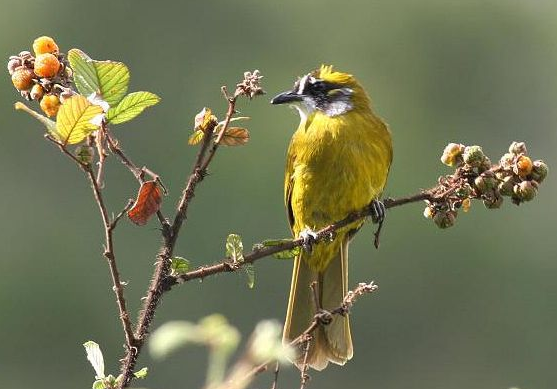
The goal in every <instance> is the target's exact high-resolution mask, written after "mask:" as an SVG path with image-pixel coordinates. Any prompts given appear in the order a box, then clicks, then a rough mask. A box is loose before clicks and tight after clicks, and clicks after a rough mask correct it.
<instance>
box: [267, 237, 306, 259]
mask: <svg viewBox="0 0 557 389" xmlns="http://www.w3.org/2000/svg"><path fill="white" fill-rule="evenodd" d="M289 242H292V239H267V240H264V241H263V242H261V243H260V244H261V246H263V247H272V246H278V245H281V244H284V243H289ZM298 255H300V247H294V248H293V249H290V250H284V251H279V252H278V253H274V254H273V257H274V258H276V259H292V258H295V257H297V256H298Z"/></svg>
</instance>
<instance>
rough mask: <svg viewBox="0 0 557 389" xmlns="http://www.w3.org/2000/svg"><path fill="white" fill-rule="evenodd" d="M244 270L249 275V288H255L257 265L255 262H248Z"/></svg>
mask: <svg viewBox="0 0 557 389" xmlns="http://www.w3.org/2000/svg"><path fill="white" fill-rule="evenodd" d="M244 270H245V271H246V275H247V276H248V288H250V289H253V287H254V286H255V266H253V263H246V265H245V266H244Z"/></svg>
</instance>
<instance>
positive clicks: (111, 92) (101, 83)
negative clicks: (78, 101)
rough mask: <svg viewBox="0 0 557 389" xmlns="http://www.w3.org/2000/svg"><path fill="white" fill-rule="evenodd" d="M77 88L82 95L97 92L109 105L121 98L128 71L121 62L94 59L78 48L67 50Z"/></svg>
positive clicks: (125, 87)
mask: <svg viewBox="0 0 557 389" xmlns="http://www.w3.org/2000/svg"><path fill="white" fill-rule="evenodd" d="M68 60H69V62H70V66H71V68H72V70H73V72H74V81H75V85H76V87H77V90H78V91H79V93H80V94H82V95H84V96H90V95H93V94H97V95H99V96H100V98H101V99H102V100H104V101H106V102H107V103H108V104H109V105H110V106H111V107H113V106H115V105H116V104H118V103H119V102H120V100H122V97H124V96H125V94H126V92H127V90H128V84H129V82H130V72H129V70H128V67H127V66H126V65H124V64H123V63H122V62H115V61H95V60H93V59H91V58H90V57H89V56H88V55H87V54H85V53H84V52H83V51H81V50H78V49H71V50H70V51H69V52H68Z"/></svg>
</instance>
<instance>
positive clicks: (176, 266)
mask: <svg viewBox="0 0 557 389" xmlns="http://www.w3.org/2000/svg"><path fill="white" fill-rule="evenodd" d="M170 261H171V262H172V264H171V265H170V274H171V275H172V276H174V277H176V276H180V275H182V274H185V273H187V272H188V271H189V270H190V261H188V260H187V259H186V258H182V257H174V258H172V259H171V260H170Z"/></svg>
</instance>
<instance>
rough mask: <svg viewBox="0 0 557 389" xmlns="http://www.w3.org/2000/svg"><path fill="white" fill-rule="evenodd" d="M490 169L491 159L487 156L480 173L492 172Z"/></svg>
mask: <svg viewBox="0 0 557 389" xmlns="http://www.w3.org/2000/svg"><path fill="white" fill-rule="evenodd" d="M489 169H491V159H489V158H488V157H487V156H486V157H484V160H483V161H482V163H481V165H480V171H482V172H484V171H486V172H487V171H490V170H489Z"/></svg>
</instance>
